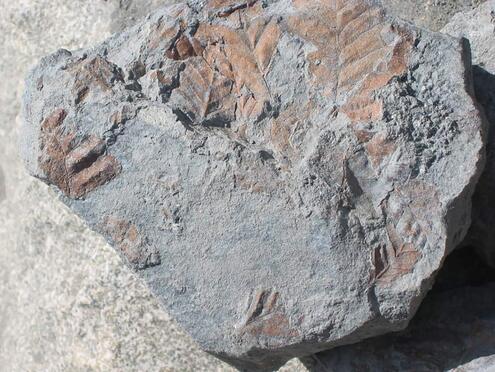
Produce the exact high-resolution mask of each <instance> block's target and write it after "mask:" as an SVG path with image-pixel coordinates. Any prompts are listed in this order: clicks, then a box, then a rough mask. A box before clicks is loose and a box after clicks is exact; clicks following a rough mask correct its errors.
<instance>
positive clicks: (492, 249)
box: [443, 0, 495, 267]
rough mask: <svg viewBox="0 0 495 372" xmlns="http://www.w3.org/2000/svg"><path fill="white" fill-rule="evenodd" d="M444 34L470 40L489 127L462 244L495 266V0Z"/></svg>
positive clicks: (460, 16) (457, 19) (456, 20)
mask: <svg viewBox="0 0 495 372" xmlns="http://www.w3.org/2000/svg"><path fill="white" fill-rule="evenodd" d="M443 32H445V33H448V34H451V35H454V36H457V37H466V38H467V39H469V41H470V43H471V48H472V55H473V64H474V68H473V75H474V85H475V90H476V97H477V98H478V101H479V102H480V103H481V105H482V106H483V108H484V111H485V113H486V116H487V119H488V121H489V124H490V125H489V139H488V145H487V166H486V169H485V171H484V172H483V175H482V177H481V179H480V181H479V183H478V186H477V188H476V193H475V195H474V197H473V217H472V219H473V222H472V226H471V229H470V231H469V234H468V236H467V237H466V240H465V242H464V243H463V245H471V246H473V247H475V248H476V249H477V250H478V252H479V253H480V254H481V255H482V257H484V259H485V260H486V261H487V262H488V263H489V264H490V265H491V266H493V267H495V231H494V230H495V229H494V228H493V227H494V226H495V1H493V0H491V1H487V2H486V3H484V4H483V5H481V6H480V7H479V8H477V9H475V10H473V11H471V12H468V13H459V14H458V15H456V16H455V17H454V18H453V19H452V21H451V22H450V23H449V24H448V25H447V26H445V28H444V29H443Z"/></svg>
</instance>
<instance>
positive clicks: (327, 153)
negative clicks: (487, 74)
mask: <svg viewBox="0 0 495 372" xmlns="http://www.w3.org/2000/svg"><path fill="white" fill-rule="evenodd" d="M203 3H204V4H203ZM203 3H201V4H199V2H193V3H191V4H190V5H187V4H178V5H174V6H169V7H164V8H162V9H161V10H158V11H157V12H155V13H154V14H152V15H150V16H149V17H148V18H147V19H146V20H144V21H143V22H142V23H140V24H138V25H137V26H135V27H133V28H130V29H128V30H127V31H125V32H123V33H121V34H118V35H116V36H114V37H112V38H110V39H109V40H107V41H106V42H104V43H103V44H102V45H100V46H97V47H95V48H93V49H90V50H86V51H75V52H68V51H64V50H61V51H59V52H57V53H55V54H53V55H51V56H48V57H46V58H44V59H43V60H42V61H41V63H40V65H39V66H38V67H37V68H35V69H34V70H33V71H32V73H31V74H30V76H29V78H28V80H27V90H26V95H25V100H24V127H23V146H22V148H23V155H24V158H25V162H26V165H27V167H28V169H29V170H30V172H31V173H32V174H33V175H34V176H36V177H39V178H41V179H43V180H44V181H45V182H47V183H49V184H52V185H54V186H56V187H57V188H58V189H59V190H60V195H61V198H62V200H63V201H64V202H65V203H66V204H67V205H68V206H70V207H71V208H72V209H73V210H74V211H75V212H76V213H78V214H79V215H80V216H81V217H82V218H83V219H84V220H85V221H87V223H88V224H89V225H90V226H91V227H92V228H93V229H94V230H96V231H98V232H100V233H102V234H103V235H104V236H105V237H106V238H107V239H108V240H109V241H110V242H111V243H113V244H114V246H115V247H116V248H117V250H118V251H119V252H120V253H121V254H122V257H123V258H124V259H125V260H126V261H127V262H128V263H129V264H131V265H132V266H133V267H134V268H136V269H137V270H139V274H140V275H141V276H142V277H143V278H144V279H145V281H146V282H147V283H148V285H149V286H150V288H151V289H152V290H153V291H154V293H155V295H156V296H157V297H158V298H159V299H160V300H161V301H162V302H163V303H164V305H166V306H167V308H168V310H169V311H170V312H171V314H173V315H174V316H175V317H176V318H177V320H178V321H179V322H180V323H181V324H182V325H183V327H184V328H185V329H186V330H187V331H188V332H189V333H191V335H192V336H193V337H194V338H195V339H196V340H197V341H198V342H199V344H200V345H201V346H202V347H203V348H204V349H205V350H207V351H209V352H211V353H213V354H215V355H217V356H219V357H220V358H222V359H224V360H226V361H228V362H230V363H232V364H234V365H236V366H238V367H239V368H243V369H249V370H267V369H271V368H274V367H276V366H278V365H280V364H282V363H283V362H284V361H286V360H288V359H290V358H291V357H293V356H302V355H307V354H310V353H313V352H316V351H319V350H323V349H327V348H330V347H335V346H339V345H343V344H347V343H353V342H357V341H359V340H361V339H364V338H367V337H370V336H374V335H379V334H383V333H386V332H390V331H393V330H398V329H401V328H403V327H404V326H406V325H407V323H408V321H409V320H410V318H411V317H412V315H413V314H414V312H415V311H416V309H417V307H418V305H419V303H420V302H421V300H422V298H423V296H424V294H425V292H426V290H427V289H428V288H429V286H430V285H431V283H432V280H433V279H434V275H435V272H436V271H437V270H438V268H439V267H440V265H441V263H442V261H443V258H444V257H445V255H446V254H448V253H449V252H450V251H451V250H452V249H453V248H454V247H455V246H456V245H457V244H458V243H459V242H460V241H461V240H462V239H463V237H464V235H465V232H466V230H467V228H468V224H469V214H470V199H471V196H472V193H473V189H474V185H475V183H476V181H477V178H478V175H479V172H480V169H481V166H482V165H483V150H484V143H483V140H484V136H483V125H482V122H481V119H480V116H479V113H478V111H477V108H476V107H475V105H474V103H473V99H472V97H471V94H472V87H471V85H470V79H469V73H470V68H471V66H470V60H469V54H468V53H467V51H466V45H465V44H464V43H463V42H462V41H460V40H458V39H454V38H450V37H447V36H443V35H440V34H436V33H430V32H428V31H425V30H421V29H416V28H414V27H412V26H411V25H409V24H406V23H403V22H402V21H399V20H395V19H393V18H391V17H389V16H388V15H387V14H386V11H385V10H384V9H383V8H382V7H381V6H380V5H379V4H378V3H377V2H372V1H365V0H352V1H330V2H320V1H317V2H315V1H309V0H308V1H305V0H293V1H289V0H279V1H276V0H275V1H268V2H265V1H218V0H210V1H206V2H203ZM454 175H455V176H454Z"/></svg>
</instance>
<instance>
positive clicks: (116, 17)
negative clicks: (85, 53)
mask: <svg viewBox="0 0 495 372" xmlns="http://www.w3.org/2000/svg"><path fill="white" fill-rule="evenodd" d="M178 2H180V0H119V6H118V7H116V9H115V11H114V12H113V14H112V17H111V23H110V29H111V30H112V32H119V31H123V30H124V29H125V28H127V27H129V26H134V25H135V24H136V23H137V22H138V21H139V20H140V19H141V18H143V17H144V16H147V15H148V14H149V13H151V12H152V11H154V10H156V9H158V8H159V7H160V6H163V5H165V4H174V3H178Z"/></svg>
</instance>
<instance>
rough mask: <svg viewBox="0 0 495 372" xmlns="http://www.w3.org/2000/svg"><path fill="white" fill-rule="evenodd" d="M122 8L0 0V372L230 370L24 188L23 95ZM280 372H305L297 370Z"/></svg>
mask: <svg viewBox="0 0 495 372" xmlns="http://www.w3.org/2000/svg"><path fill="white" fill-rule="evenodd" d="M118 5H119V4H118V1H113V0H109V1H103V0H92V1H87V0H72V1H66V0H18V1H10V0H0V9H1V11H0V75H1V76H2V82H1V84H0V119H1V120H0V371H2V372H4V371H5V372H20V371H30V372H38V371H39V372H45V371H50V372H66V371H76V372H78V371H81V372H82V371H85V372H88V371H92V372H93V371H95V372H96V371H101V372H109V371H112V372H128V371H180V372H182V371H226V372H227V371H228V372H231V371H234V369H233V368H231V367H229V366H228V365H227V364H225V363H221V362H219V361H218V360H217V359H216V358H213V357H211V356H209V355H208V354H206V353H204V352H201V351H200V350H199V348H198V347H197V345H196V344H195V343H194V342H193V341H192V340H191V339H190V337H188V336H187V335H185V334H184V332H183V331H182V330H180V328H179V327H178V326H177V325H176V323H175V322H174V321H173V320H172V319H171V318H170V317H169V316H168V314H167V313H166V312H165V311H164V310H163V309H162V308H161V307H160V306H159V305H158V303H157V301H156V299H155V298H154V297H153V296H152V295H151V293H150V292H149V290H148V288H147V287H146V286H145V285H144V284H143V283H142V282H141V281H140V280H138V279H137V278H136V276H135V275H134V274H133V273H132V272H131V271H130V270H129V269H127V268H126V267H125V265H124V263H123V261H122V260H121V259H119V258H118V256H117V254H116V253H115V251H114V250H113V249H112V248H111V247H109V246H108V245H107V244H106V243H105V241H104V240H103V239H102V238H101V237H99V236H98V235H97V234H95V233H93V232H91V231H90V230H89V229H88V228H87V227H86V225H85V224H84V223H83V222H82V221H81V220H80V219H79V218H77V217H75V216H74V214H73V213H72V212H71V211H70V210H69V209H68V208H66V207H64V205H63V204H62V203H61V202H59V201H58V200H57V197H56V195H55V194H54V193H53V192H52V191H51V190H49V188H48V187H46V186H45V185H43V184H42V183H41V182H39V181H37V180H35V179H34V178H32V177H29V176H28V175H27V174H26V172H25V171H24V167H23V165H22V163H21V161H20V159H19V156H18V146H17V142H18V141H17V137H18V133H17V129H18V127H17V124H16V115H17V114H18V113H19V111H20V98H19V96H20V92H22V90H23V88H22V86H21V85H20V84H19V83H20V82H21V81H22V80H24V78H25V75H26V72H27V69H28V67H29V65H32V64H34V63H35V62H36V60H37V59H38V58H40V57H41V56H43V55H46V54H47V53H49V52H52V51H54V50H56V49H57V48H59V47H61V46H64V47H67V48H72V49H76V48H81V47H83V46H85V45H91V44H94V43H96V42H99V41H101V40H103V39H104V38H106V37H108V36H109V35H110V31H109V30H110V22H111V20H112V14H114V13H115V12H116V11H117V10H116V8H117V7H118ZM282 370H284V371H292V372H302V371H306V369H305V368H304V367H303V366H301V364H300V363H299V362H297V361H292V362H290V363H289V364H288V365H287V366H285V367H284V368H283V369H282Z"/></svg>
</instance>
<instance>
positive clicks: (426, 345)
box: [312, 283, 495, 372]
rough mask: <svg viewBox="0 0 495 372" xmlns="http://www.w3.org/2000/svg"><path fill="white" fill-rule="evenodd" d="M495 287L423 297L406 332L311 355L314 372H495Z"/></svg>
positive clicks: (486, 285)
mask: <svg viewBox="0 0 495 372" xmlns="http://www.w3.org/2000/svg"><path fill="white" fill-rule="evenodd" d="M494 291H495V284H494V283H491V284H485V285H484V286H481V287H464V288H457V289H453V290H450V291H446V292H443V293H435V294H434V295H433V296H428V297H427V298H426V300H425V301H424V303H423V305H422V306H421V308H420V310H419V312H418V314H417V315H416V317H415V318H414V319H413V321H412V322H411V324H410V326H409V327H408V328H407V330H405V331H402V332H399V333H394V334H389V335H386V336H381V337H378V338H374V339H369V340H366V341H364V342H361V343H359V344H357V345H349V346H343V347H339V348H336V349H334V350H330V351H327V352H323V353H320V354H317V355H315V356H313V357H312V358H313V359H314V360H315V361H316V363H314V362H313V363H312V365H313V367H312V368H313V371H314V372H334V371H347V372H354V371H355V372H358V371H390V372H393V371H424V372H428V371H432V372H433V371H466V372H467V371H473V372H474V371H494V370H495V358H494V356H495V297H494V296H493V293H494Z"/></svg>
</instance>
